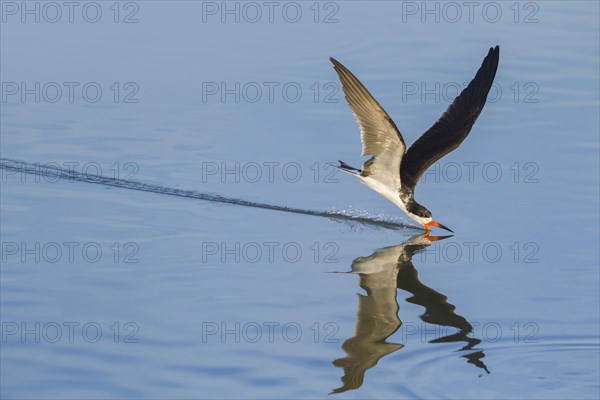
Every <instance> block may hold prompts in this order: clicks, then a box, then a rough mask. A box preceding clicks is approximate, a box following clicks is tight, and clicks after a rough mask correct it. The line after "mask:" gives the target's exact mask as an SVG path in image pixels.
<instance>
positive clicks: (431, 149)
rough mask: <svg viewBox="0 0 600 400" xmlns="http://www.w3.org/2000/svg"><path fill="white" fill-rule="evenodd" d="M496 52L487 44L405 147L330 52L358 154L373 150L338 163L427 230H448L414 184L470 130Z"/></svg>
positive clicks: (374, 102)
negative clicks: (460, 84) (432, 119)
mask: <svg viewBox="0 0 600 400" xmlns="http://www.w3.org/2000/svg"><path fill="white" fill-rule="evenodd" d="M499 56H500V48H499V47H498V46H496V47H494V48H490V50H489V52H488V54H487V56H486V57H485V58H484V60H483V63H482V64H481V67H480V68H479V71H477V74H476V75H475V78H473V80H472V81H471V83H469V85H468V86H467V87H466V88H465V89H464V90H463V91H462V92H461V94H460V95H459V96H458V97H457V98H456V99H454V101H453V102H452V104H451V105H450V106H449V107H448V109H447V110H446V112H444V114H442V116H441V117H440V119H438V120H437V122H436V123H435V124H433V125H432V126H431V128H429V129H428V130H427V131H426V132H425V133H423V134H422V135H421V137H419V138H418V139H417V140H416V141H415V142H414V143H413V144H412V145H411V146H410V147H409V148H408V150H407V149H406V144H405V143H404V139H403V138H402V134H401V133H400V131H399V130H398V128H397V127H396V124H395V123H394V121H392V119H391V118H390V116H389V115H388V114H387V113H386V112H385V110H384V109H383V107H381V105H380V104H379V103H378V102H377V100H375V98H374V97H373V96H372V95H371V93H369V91H368V90H367V88H365V87H364V85H363V84H362V83H361V82H360V81H359V80H358V79H357V78H356V77H355V76H354V74H352V72H350V71H349V70H348V69H347V68H346V67H344V66H343V65H342V64H341V63H340V62H339V61H337V60H335V59H334V58H331V59H330V60H331V62H332V63H333V65H334V69H335V70H336V72H337V73H338V75H339V77H340V81H341V82H342V86H343V88H344V93H345V94H346V100H348V104H349V105H350V109H351V110H352V113H353V114H354V116H355V117H356V121H357V122H358V125H359V126H360V130H361V142H362V155H363V156H367V155H369V156H373V157H371V158H370V159H369V160H368V161H367V162H365V163H364V164H363V166H362V169H356V168H352V167H351V166H349V165H348V164H346V163H344V162H343V161H340V165H339V166H338V168H339V169H341V170H342V171H345V172H348V173H350V174H352V175H354V176H355V177H357V178H358V179H359V180H360V181H361V182H362V183H364V184H365V185H367V186H368V187H370V188H371V189H373V190H375V191H376V192H377V193H379V194H380V195H382V196H383V197H385V198H386V199H388V200H389V201H391V202H392V203H394V204H395V205H397V206H398V207H399V208H400V209H401V210H402V211H404V212H405V213H406V214H407V215H408V216H409V217H410V218H411V219H412V220H414V221H415V222H417V223H419V224H421V225H423V226H424V227H425V230H426V231H427V232H429V230H430V229H431V227H432V226H436V227H439V228H442V229H446V230H448V231H450V232H452V230H450V229H449V228H447V227H445V226H444V225H442V224H440V223H438V222H436V221H434V220H433V218H432V216H431V212H430V211H429V210H428V209H427V208H425V207H423V206H422V205H421V204H419V203H417V202H416V201H415V198H414V191H415V186H416V185H417V182H418V181H419V179H420V178H421V176H422V175H423V173H424V172H425V171H426V170H427V169H428V168H429V167H430V166H431V165H432V164H433V163H434V162H436V161H437V160H439V159H440V158H442V157H443V156H445V155H446V154H448V153H450V152H451V151H452V150H454V149H456V148H457V147H458V146H459V145H460V144H461V143H462V141H463V140H465V138H466V137H467V135H468V134H469V132H470V131H471V128H472V127H473V124H474V123H475V121H476V120H477V117H478V116H479V114H480V113H481V110H482V109H483V106H484V105H485V101H486V99H487V95H488V93H489V91H490V89H491V87H492V83H493V82H494V77H495V76H496V70H497V68H498V58H499Z"/></svg>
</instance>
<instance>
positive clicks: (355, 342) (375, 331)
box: [332, 234, 489, 393]
mask: <svg viewBox="0 0 600 400" xmlns="http://www.w3.org/2000/svg"><path fill="white" fill-rule="evenodd" d="M448 237H450V236H441V237H436V236H428V235H427V234H424V235H418V236H413V237H412V238H410V239H409V240H407V241H406V242H404V243H402V244H399V245H397V246H390V247H385V248H382V249H379V250H377V251H376V252H375V253H373V254H372V255H370V256H368V257H358V258H357V259H355V260H354V262H353V263H352V271H351V272H352V273H355V274H358V275H359V276H360V287H361V288H363V289H364V290H365V291H366V293H367V294H366V295H362V294H359V295H358V301H359V303H358V313H357V315H356V333H355V335H354V336H353V337H352V338H350V339H348V340H346V341H345V342H344V344H343V345H342V348H343V349H344V351H345V352H346V357H344V358H340V359H337V360H335V361H333V364H334V365H335V366H336V367H341V368H344V376H343V377H342V382H343V385H342V386H341V387H339V388H337V389H334V390H333V391H332V393H342V392H345V391H347V390H352V389H358V388H359V387H361V385H362V383H363V380H364V375H365V372H366V371H367V370H368V369H369V368H372V367H373V366H375V365H376V364H377V362H378V361H379V360H380V359H381V358H382V357H384V356H386V355H388V354H390V353H392V352H394V351H396V350H399V349H401V348H402V347H404V345H403V344H398V343H388V342H386V339H387V338H388V337H390V336H391V335H392V334H394V333H395V332H396V331H397V330H398V328H400V326H401V325H402V321H401V320H400V318H399V317H398V311H399V309H400V306H399V305H398V301H397V299H396V294H397V291H396V289H402V290H405V291H407V292H409V293H411V294H412V296H411V297H409V298H408V299H406V301H408V302H410V303H413V304H418V305H420V306H423V307H425V313H424V314H422V315H421V316H420V318H421V320H423V322H426V323H428V324H435V325H438V326H441V327H453V328H456V329H458V331H457V332H456V333H454V334H451V335H447V336H443V337H439V338H436V339H434V340H431V341H430V343H450V342H465V343H466V344H465V346H464V347H463V348H462V349H461V350H463V351H469V350H472V349H473V348H474V347H475V346H477V345H478V344H479V343H481V340H480V339H476V338H474V337H469V334H470V333H471V332H472V331H473V326H472V325H471V324H470V323H469V322H468V321H467V320H466V319H465V318H463V317H462V316H460V315H458V314H456V313H455V312H454V309H455V307H454V306H453V305H452V304H450V303H448V302H447V301H446V300H447V297H446V296H444V295H443V294H441V293H439V292H436V291H435V290H433V289H432V288H430V287H428V286H425V285H424V284H423V283H421V281H419V277H418V273H417V270H416V269H415V267H414V265H413V264H412V257H413V256H414V255H415V254H416V253H417V252H419V251H420V250H423V249H425V248H426V247H427V246H429V245H430V244H431V243H432V242H433V241H436V240H441V239H445V238H448ZM462 357H464V358H466V359H467V362H468V363H470V364H473V365H475V366H477V367H479V368H481V369H483V370H484V371H485V372H487V373H488V374H489V371H488V369H487V367H486V365H485V364H484V363H483V361H482V358H484V357H485V354H484V353H483V352H482V351H474V352H469V353H468V354H466V355H463V356H462Z"/></svg>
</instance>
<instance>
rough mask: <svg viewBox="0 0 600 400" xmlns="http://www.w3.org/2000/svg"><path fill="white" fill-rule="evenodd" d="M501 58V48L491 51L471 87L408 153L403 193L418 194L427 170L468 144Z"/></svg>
mask: <svg viewBox="0 0 600 400" xmlns="http://www.w3.org/2000/svg"><path fill="white" fill-rule="evenodd" d="M499 56H500V48H499V47H498V46H496V47H494V48H490V51H489V52H488V54H487V56H486V57H485V58H484V60H483V63H482V64H481V67H480V68H479V71H477V74H476V75H475V78H473V80H472V81H471V83H469V86H467V87H466V88H465V89H464V90H463V91H462V93H461V94H460V95H459V96H458V97H457V98H456V99H454V101H453V102H452V104H451V105H450V107H448V109H447V110H446V111H445V112H444V114H442V116H441V117H440V119H439V120H438V121H437V122H436V123H435V124H433V126H432V127H431V128H429V129H428V130H427V131H426V132H425V133H423V134H422V135H421V136H420V137H419V138H418V139H417V140H416V141H415V142H414V143H413V144H412V145H411V146H410V147H409V149H408V150H407V151H406V154H405V155H404V158H403V159H402V164H401V168H400V176H401V179H402V188H403V190H407V191H409V192H411V193H412V192H414V188H415V186H416V185H417V182H418V181H419V179H420V178H421V176H422V175H423V173H425V171H427V168H429V167H430V166H431V164H433V163H434V162H436V161H437V160H439V159H440V158H442V157H443V156H445V155H446V154H448V153H450V152H451V151H452V150H454V149H456V148H457V147H458V146H459V145H460V144H461V143H462V141H463V140H465V138H466V137H467V135H468V134H469V132H470V131H471V128H472V127H473V124H474V123H475V121H476V120H477V117H478V116H479V113H481V110H482V109H483V106H484V105H485V101H486V98H487V95H488V93H489V91H490V89H491V87H492V83H493V82H494V77H495V76H496V70H497V68H498V58H499Z"/></svg>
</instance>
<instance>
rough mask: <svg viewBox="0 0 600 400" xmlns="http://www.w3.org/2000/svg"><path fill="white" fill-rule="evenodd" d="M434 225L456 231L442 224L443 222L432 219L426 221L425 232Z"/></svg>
mask: <svg viewBox="0 0 600 400" xmlns="http://www.w3.org/2000/svg"><path fill="white" fill-rule="evenodd" d="M432 226H437V227H438V228H442V229H445V230H447V231H449V232H452V233H454V231H453V230H452V229H450V228H448V227H447V226H444V225H442V224H440V223H439V222H436V221H431V222H428V223H426V224H425V232H429V231H430V230H431V227H432Z"/></svg>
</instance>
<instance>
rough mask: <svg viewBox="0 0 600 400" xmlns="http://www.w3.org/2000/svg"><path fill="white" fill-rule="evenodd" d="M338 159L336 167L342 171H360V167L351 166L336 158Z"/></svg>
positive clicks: (357, 172)
mask: <svg viewBox="0 0 600 400" xmlns="http://www.w3.org/2000/svg"><path fill="white" fill-rule="evenodd" d="M338 161H339V162H340V165H338V166H337V167H338V168H339V169H341V170H342V171H344V172H348V173H349V174H352V175H358V174H360V173H361V172H362V171H361V170H360V169H356V168H354V167H351V166H349V165H348V164H346V163H345V162H343V161H342V160H338Z"/></svg>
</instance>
